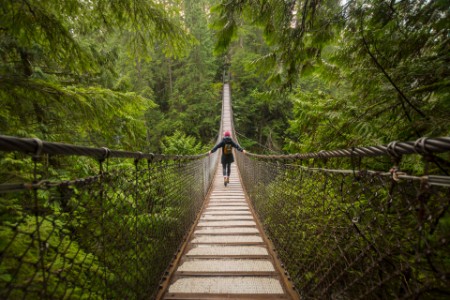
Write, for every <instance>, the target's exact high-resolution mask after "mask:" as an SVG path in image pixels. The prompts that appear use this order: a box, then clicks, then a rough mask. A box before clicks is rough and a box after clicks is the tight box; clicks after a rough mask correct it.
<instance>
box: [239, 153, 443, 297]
mask: <svg viewBox="0 0 450 300" xmlns="http://www.w3.org/2000/svg"><path fill="white" fill-rule="evenodd" d="M343 160H346V161H345V162H343ZM318 161H319V160H315V164H316V165H315V167H314V166H312V165H311V163H313V162H312V161H311V160H300V159H287V157H286V156H285V157H284V159H283V158H280V157H278V158H277V157H274V156H256V155H250V157H249V156H244V155H239V156H238V164H239V169H240V172H241V175H242V178H243V182H244V185H245V187H246V190H247V192H248V193H249V197H250V199H251V201H252V204H253V206H254V208H255V210H256V211H257V214H258V215H259V217H260V219H261V221H262V223H263V225H264V228H265V230H266V233H267V234H268V236H269V238H271V239H272V241H273V243H274V245H275V248H276V249H277V253H278V255H279V256H280V258H281V260H282V261H283V263H284V265H285V267H286V269H287V270H288V272H289V275H290V277H291V279H292V281H293V282H294V284H295V286H296V288H297V289H298V291H299V293H300V295H301V296H302V298H304V299H411V298H413V299H416V298H420V299H444V298H446V299H448V296H449V295H450V284H449V283H450V282H449V276H450V247H449V240H450V215H449V212H448V208H449V205H450V184H449V177H448V176H432V175H430V176H420V177H418V176H408V175H406V174H402V173H400V172H397V171H395V172H392V173H390V172H385V173H383V172H374V171H370V170H369V169H367V168H366V167H364V166H363V165H362V163H361V161H360V162H359V164H358V166H355V163H354V161H353V160H352V159H345V158H340V159H330V160H324V161H322V160H320V163H321V165H320V167H318V166H317V163H318ZM386 161H389V159H387V160H386ZM308 163H309V165H308ZM345 163H346V164H347V166H352V165H353V166H355V167H354V168H353V169H352V168H350V170H345V169H344V170H341V169H340V168H343V166H344V165H345ZM372 163H373V164H375V165H378V166H380V165H381V163H380V160H378V161H375V160H372ZM373 164H372V165H373ZM368 165H370V163H369V164H368ZM385 166H388V164H386V165H385ZM391 166H392V164H391ZM434 167H435V166H434ZM416 168H417V166H416ZM425 169H428V170H432V169H433V166H431V165H430V164H428V163H426V164H425ZM436 169H438V168H434V169H433V170H436ZM388 170H389V167H388ZM425 175H426V174H425Z"/></svg>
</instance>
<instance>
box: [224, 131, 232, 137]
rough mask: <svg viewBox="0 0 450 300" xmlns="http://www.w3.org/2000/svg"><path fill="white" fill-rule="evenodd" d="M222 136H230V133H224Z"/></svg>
mask: <svg viewBox="0 0 450 300" xmlns="http://www.w3.org/2000/svg"><path fill="white" fill-rule="evenodd" d="M223 135H224V136H231V133H230V132H229V131H225V133H224V134H223Z"/></svg>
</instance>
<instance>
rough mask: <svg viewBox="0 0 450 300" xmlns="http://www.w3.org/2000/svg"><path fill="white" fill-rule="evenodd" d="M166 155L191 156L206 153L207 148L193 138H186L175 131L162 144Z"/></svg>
mask: <svg viewBox="0 0 450 300" xmlns="http://www.w3.org/2000/svg"><path fill="white" fill-rule="evenodd" d="M161 148H162V149H163V153H164V154H174V155H191V154H198V153H202V152H206V150H205V147H202V145H201V144H200V143H197V140H196V138H195V137H193V136H186V135H185V134H184V133H182V132H180V131H175V133H174V134H173V135H171V136H166V137H165V138H164V139H163V140H162V142H161Z"/></svg>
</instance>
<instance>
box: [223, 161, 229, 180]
mask: <svg viewBox="0 0 450 300" xmlns="http://www.w3.org/2000/svg"><path fill="white" fill-rule="evenodd" d="M222 168H223V176H228V177H230V173H231V163H225V164H222Z"/></svg>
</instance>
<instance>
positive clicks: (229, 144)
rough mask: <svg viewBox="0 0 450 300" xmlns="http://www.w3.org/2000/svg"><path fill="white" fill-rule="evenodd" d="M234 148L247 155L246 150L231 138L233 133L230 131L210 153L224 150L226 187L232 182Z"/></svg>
mask: <svg viewBox="0 0 450 300" xmlns="http://www.w3.org/2000/svg"><path fill="white" fill-rule="evenodd" d="M233 147H234V148H236V149H237V150H238V151H241V152H242V153H244V154H245V150H244V149H242V148H241V147H240V146H239V145H238V144H236V143H235V142H234V141H233V139H232V138H231V133H230V132H229V131H225V133H224V137H223V139H222V141H221V142H220V143H218V144H217V145H216V146H214V148H213V149H212V150H211V151H209V154H211V153H214V152H216V151H217V149H219V148H222V158H221V162H222V168H223V183H224V184H225V186H227V184H228V182H230V172H231V163H233V162H234V156H233V151H232V148H233Z"/></svg>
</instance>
